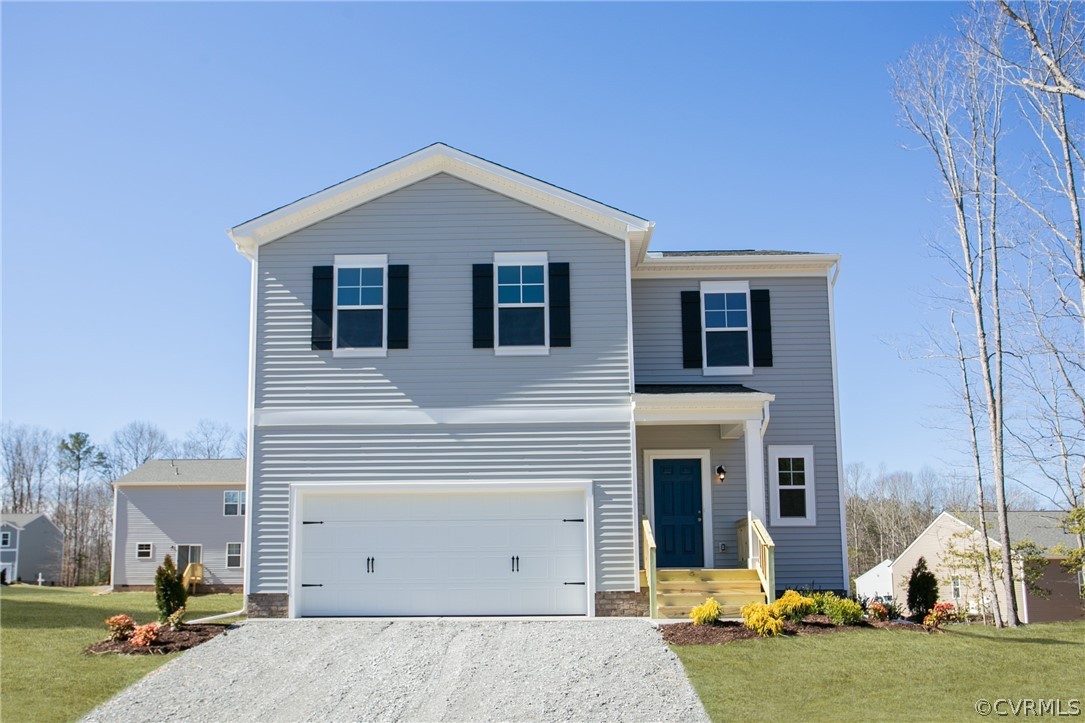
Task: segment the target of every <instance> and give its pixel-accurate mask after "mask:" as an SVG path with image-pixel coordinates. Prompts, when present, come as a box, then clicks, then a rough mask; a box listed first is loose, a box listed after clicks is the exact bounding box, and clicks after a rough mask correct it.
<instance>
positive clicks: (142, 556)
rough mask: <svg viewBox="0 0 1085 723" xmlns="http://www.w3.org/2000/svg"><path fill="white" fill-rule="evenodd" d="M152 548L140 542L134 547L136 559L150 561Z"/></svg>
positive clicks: (152, 554) (146, 543) (149, 544)
mask: <svg viewBox="0 0 1085 723" xmlns="http://www.w3.org/2000/svg"><path fill="white" fill-rule="evenodd" d="M153 550H154V548H153V547H152V546H151V543H149V542H140V543H139V544H137V545H136V559H138V560H150V559H151V558H152V557H153V556H154V553H153Z"/></svg>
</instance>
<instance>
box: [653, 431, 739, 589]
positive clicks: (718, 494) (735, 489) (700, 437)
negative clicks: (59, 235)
mask: <svg viewBox="0 0 1085 723" xmlns="http://www.w3.org/2000/svg"><path fill="white" fill-rule="evenodd" d="M744 445H745V442H744V441H743V440H742V438H739V439H720V425H718V424H713V425H707V424H702V425H688V426H685V425H675V426H670V425H668V426H661V425H648V426H640V427H637V478H638V479H640V480H641V483H640V484H639V485H638V486H637V500H638V509H639V510H641V515H643V516H646V517H647V516H648V508H647V507H646V503H645V496H644V495H645V490H644V485H645V484H646V483H647V479H648V476H647V474H646V470H645V467H644V452H645V450H650V451H652V452H666V451H667V450H671V449H689V450H699V449H707V450H709V452H710V469H711V470H714V469H715V468H716V465H719V464H722V465H723V466H724V468H725V469H726V470H727V479H726V480H724V482H723V483H720V484H717V483H715V482H712V481H711V480H708V481H707V484H710V485H711V486H712V543H713V544H712V548H713V555H712V559H713V567H719V568H735V567H745V566H746V561H745V560H739V559H738V538H737V534H736V531H735V523H736V522H738V520H739V519H743V520H745V519H746V450H745V447H744ZM721 542H722V543H724V544H725V545H727V550H726V551H724V552H720V543H721Z"/></svg>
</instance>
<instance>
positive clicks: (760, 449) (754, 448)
mask: <svg viewBox="0 0 1085 723" xmlns="http://www.w3.org/2000/svg"><path fill="white" fill-rule="evenodd" d="M745 438H746V508H747V509H748V510H749V511H750V513H751V514H752V515H753V516H754V517H756V518H758V519H759V520H761V521H762V522H764V523H765V524H768V522H767V519H766V517H765V445H764V444H762V441H761V420H760V419H747V420H746V434H745Z"/></svg>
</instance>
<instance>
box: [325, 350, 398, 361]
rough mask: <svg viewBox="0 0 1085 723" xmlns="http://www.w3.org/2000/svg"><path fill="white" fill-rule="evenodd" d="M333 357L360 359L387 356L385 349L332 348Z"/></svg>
mask: <svg viewBox="0 0 1085 723" xmlns="http://www.w3.org/2000/svg"><path fill="white" fill-rule="evenodd" d="M332 356H333V357H341V358H344V359H352V358H353V359H360V358H365V357H369V358H379V357H387V356H388V350H387V349H332Z"/></svg>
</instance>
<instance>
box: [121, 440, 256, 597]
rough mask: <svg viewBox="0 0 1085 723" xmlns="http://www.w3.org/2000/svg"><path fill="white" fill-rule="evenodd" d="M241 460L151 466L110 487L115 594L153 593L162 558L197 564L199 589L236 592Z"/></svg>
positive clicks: (242, 508)
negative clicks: (200, 569) (200, 575)
mask: <svg viewBox="0 0 1085 723" xmlns="http://www.w3.org/2000/svg"><path fill="white" fill-rule="evenodd" d="M246 503H247V493H246V491H245V460H243V459H168V460H167V459H162V460H152V461H150V462H147V463H146V464H144V465H142V466H140V467H139V468H137V469H135V470H133V471H132V472H129V473H128V474H126V475H125V476H123V477H121V478H120V479H118V480H117V481H116V482H114V483H113V525H114V530H113V565H112V570H113V575H112V578H111V580H110V584H111V585H112V586H113V589H114V590H133V589H135V590H143V589H153V587H154V575H155V571H156V570H157V569H158V566H159V565H161V564H162V561H163V560H164V559H165V557H166V555H170V556H171V557H172V558H173V560H174V562H175V563H176V564H177V569H178V570H180V571H181V572H182V573H183V572H184V571H185V568H186V567H187V565H188V563H190V562H198V563H202V564H203V583H202V584H201V585H200V586H199V587H198V588H197V590H198V591H215V592H219V591H235V592H239V591H240V590H241V589H242V584H243V583H244V570H245V554H244V550H245V546H244V541H245V534H244V531H245V516H246V512H247V510H246Z"/></svg>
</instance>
